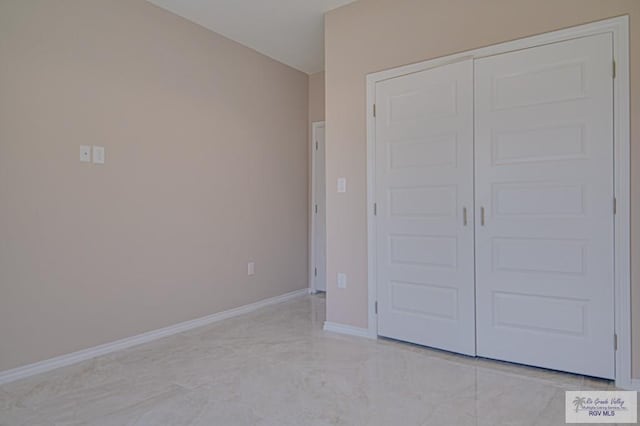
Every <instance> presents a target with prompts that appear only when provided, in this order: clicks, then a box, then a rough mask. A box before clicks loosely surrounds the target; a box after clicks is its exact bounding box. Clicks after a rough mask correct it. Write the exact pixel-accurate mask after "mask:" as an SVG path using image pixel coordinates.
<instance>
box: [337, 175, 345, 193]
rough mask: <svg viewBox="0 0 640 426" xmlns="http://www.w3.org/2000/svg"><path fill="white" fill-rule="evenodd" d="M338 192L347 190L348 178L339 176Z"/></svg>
mask: <svg viewBox="0 0 640 426" xmlns="http://www.w3.org/2000/svg"><path fill="white" fill-rule="evenodd" d="M338 192H347V178H343V177H341V178H338Z"/></svg>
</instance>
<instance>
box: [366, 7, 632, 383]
mask: <svg viewBox="0 0 640 426" xmlns="http://www.w3.org/2000/svg"><path fill="white" fill-rule="evenodd" d="M602 33H612V34H613V55H614V59H615V62H616V78H615V79H614V80H613V81H614V83H613V84H614V89H613V90H614V105H613V109H614V162H615V165H614V170H615V171H614V182H615V189H614V193H615V197H616V200H617V214H616V215H615V244H614V251H615V284H614V285H615V332H616V334H617V336H618V351H617V352H616V386H618V387H620V388H631V387H632V386H633V384H634V383H637V381H635V382H634V381H633V380H632V377H631V297H630V295H631V273H630V272H631V270H630V268H631V246H630V243H631V242H630V230H631V227H630V216H631V214H630V213H631V212H630V208H631V199H630V183H631V164H630V116H629V17H628V16H626V15H625V16H620V17H616V18H611V19H606V20H603V21H598V22H593V23H590V24H585V25H580V26H576V27H571V28H567V29H562V30H558V31H553V32H549V33H545V34H540V35H536V36H532V37H526V38H522V39H518V40H514V41H509V42H505V43H500V44H496V45H493V46H487V47H482V48H479V49H475V50H470V51H467V52H461V53H456V54H453V55H449V56H443V57H440V58H436V59H431V60H428V61H424V62H419V63H415V64H411V65H406V66H402V67H399V68H394V69H390V70H384V71H379V72H376V73H372V74H368V75H367V247H368V251H367V259H368V283H367V284H368V333H369V336H370V337H373V338H375V337H377V329H378V326H377V315H376V313H375V303H376V300H377V295H376V265H375V259H376V252H375V241H376V235H375V223H374V221H375V216H374V203H375V186H374V185H375V179H374V177H375V169H374V168H375V119H374V115H373V114H374V104H375V89H376V83H378V82H380V81H383V80H387V79H389V78H394V77H399V76H402V75H406V74H410V73H414V72H418V71H423V70H425V69H429V68H433V67H437V66H440V65H444V64H447V63H451V62H456V61H459V60H462V59H466V58H473V59H476V58H481V57H486V56H491V55H496V54H501V53H506V52H511V51H514V50H520V49H526V48H530V47H535V46H541V45H544V44H549V43H555V42H559V41H565V40H570V39H573V38H578V37H584V36H589V35H595V34H602ZM612 67H613V65H612Z"/></svg>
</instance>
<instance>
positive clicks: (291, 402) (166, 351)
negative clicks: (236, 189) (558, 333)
mask: <svg viewBox="0 0 640 426" xmlns="http://www.w3.org/2000/svg"><path fill="white" fill-rule="evenodd" d="M324 311H325V300H324V296H322V295H313V296H305V297H301V298H298V299H295V300H291V301H288V302H285V303H282V304H279V305H275V306H271V307H268V308H264V309H262V310H260V311H256V312H253V313H251V314H247V315H244V316H241V317H237V318H233V319H230V320H226V321H222V322H219V323H215V324H212V325H210V326H206V327H202V328H198V329H195V330H191V331H189V332H185V333H181V334H178V335H175V336H171V337H167V338H164V339H162V340H157V341H155V342H151V343H148V344H145V345H141V346H137V347H134V348H130V349H127V350H124V351H121V352H117V353H113V354H110V355H106V356H103V357H100V358H96V359H93V360H90V361H86V362H83V363H80V364H76V365H72V366H70V367H65V368H62V369H58V370H55V371H52V372H49V373H45V374H41V375H38V376H34V377H31V378H27V379H24V380H21V381H17V382H13V383H9V384H6V385H4V386H1V387H0V425H3V426H4V425H12V426H14V425H15V426H18V425H25V426H41V425H42V426H44V425H47V426H52V425H118V426H122V425H154V426H162V425H180V426H182V425H206V426H212V425H222V426H225V425H278V426H280V425H295V426H303V425H367V426H368V425H393V426H396V425H438V426H443V425H474V426H477V425H544V426H549V425H563V424H564V391H565V390H578V389H594V390H600V389H602V390H606V389H613V384H612V383H611V382H608V381H601V380H595V379H591V378H585V377H582V376H575V375H571V374H564V373H558V372H553V371H548V370H542V369H536V368H530V367H523V366H517V365H513V364H509V363H501V362H496V361H490V360H484V359H474V358H469V357H465V356H461V355H455V354H451V353H447V352H442V351H437V350H431V349H428V348H424V347H420V346H415V345H410V344H404V343H399V342H395V341H390V340H385V339H379V340H377V341H374V340H368V339H363V338H357V337H349V336H342V335H338V334H333V333H328V332H325V331H323V330H322V323H323V321H324Z"/></svg>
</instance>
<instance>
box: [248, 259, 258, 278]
mask: <svg viewBox="0 0 640 426" xmlns="http://www.w3.org/2000/svg"><path fill="white" fill-rule="evenodd" d="M255 274H256V264H255V263H254V262H249V263H248V264H247V275H255Z"/></svg>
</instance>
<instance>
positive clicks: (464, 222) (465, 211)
mask: <svg viewBox="0 0 640 426" xmlns="http://www.w3.org/2000/svg"><path fill="white" fill-rule="evenodd" d="M462 224H463V225H464V226H467V208H466V207H463V208H462Z"/></svg>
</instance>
